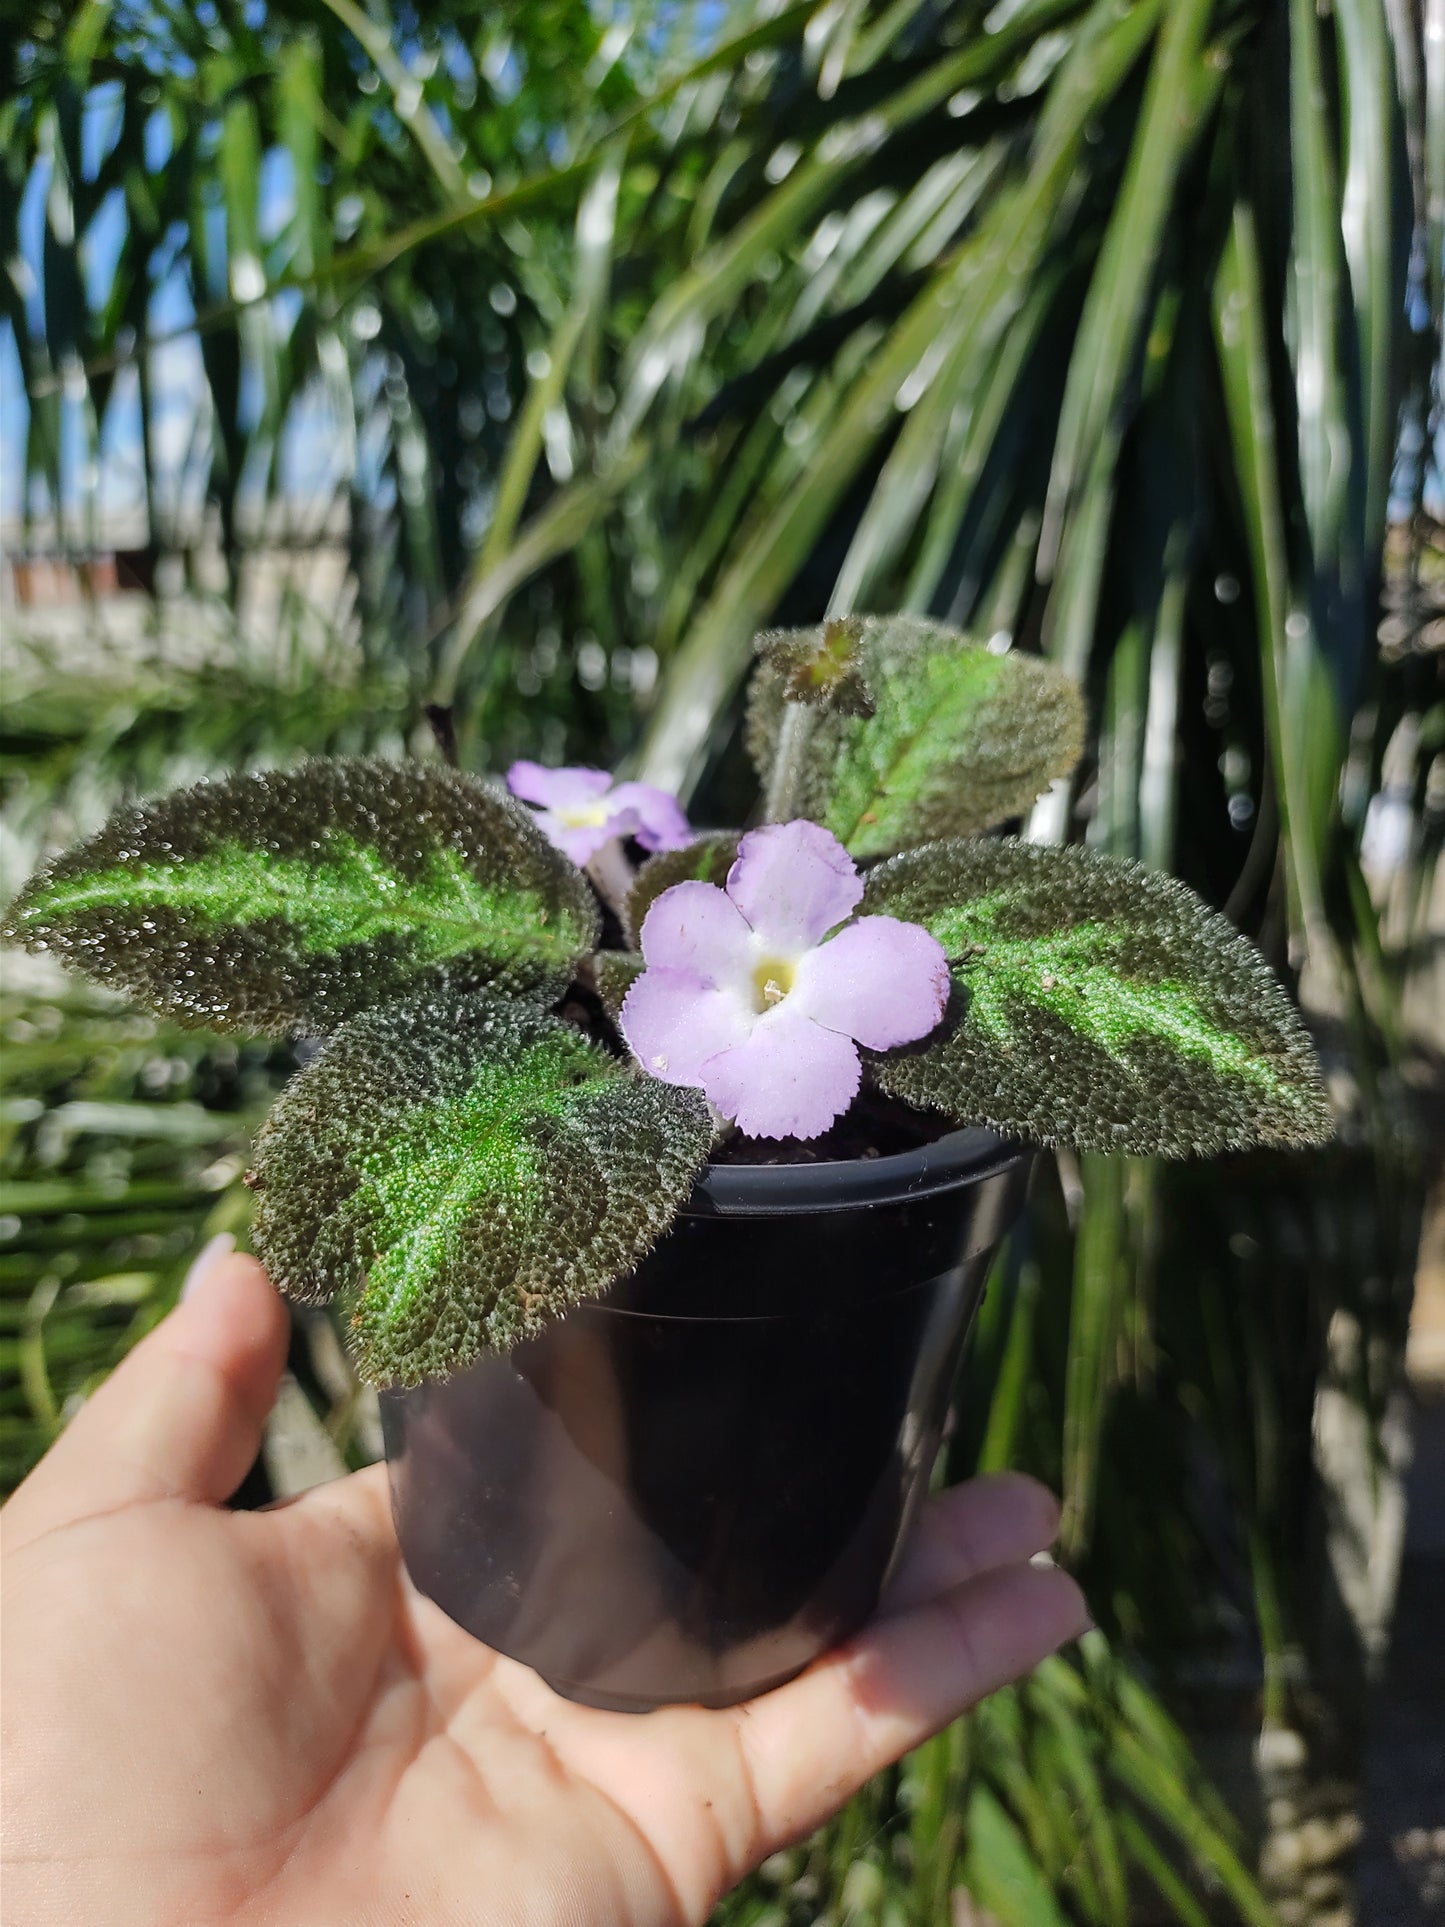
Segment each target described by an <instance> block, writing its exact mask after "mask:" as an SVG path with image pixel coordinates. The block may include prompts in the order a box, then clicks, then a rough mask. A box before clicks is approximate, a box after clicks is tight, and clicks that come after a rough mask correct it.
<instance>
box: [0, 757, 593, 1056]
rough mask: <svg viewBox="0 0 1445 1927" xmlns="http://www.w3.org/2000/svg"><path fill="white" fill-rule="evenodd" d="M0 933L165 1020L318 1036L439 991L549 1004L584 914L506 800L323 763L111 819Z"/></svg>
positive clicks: (56, 866) (340, 762) (389, 769)
mask: <svg viewBox="0 0 1445 1927" xmlns="http://www.w3.org/2000/svg"><path fill="white" fill-rule="evenodd" d="M3 934H4V935H5V936H7V937H9V938H11V939H13V940H16V941H20V942H24V943H27V944H29V945H30V946H31V947H32V948H41V949H51V950H55V951H57V952H58V953H59V954H60V955H61V956H62V957H64V958H65V959H66V960H68V961H72V962H75V963H77V964H79V965H81V966H82V967H83V968H84V969H86V970H87V971H88V972H89V974H90V975H92V976H94V977H96V978H98V979H99V980H100V981H102V982H105V983H108V984H111V985H113V986H114V987H116V988H118V989H121V990H124V991H126V992H128V993H129V994H130V995H132V996H135V997H137V998H139V999H141V1000H142V1001H144V1002H146V1003H148V1004H149V1005H150V1006H151V1007H152V1008H153V1009H156V1010H158V1011H161V1012H164V1013H165V1014H166V1015H168V1016H171V1017H174V1018H177V1019H179V1020H180V1021H181V1022H182V1023H188V1024H193V1025H200V1026H205V1027H208V1028H212V1029H220V1030H239V1031H250V1032H260V1033H262V1034H269V1035H285V1034H287V1033H291V1032H298V1031H301V1032H305V1031H311V1032H318V1033H321V1034H325V1033H327V1032H328V1031H330V1030H332V1029H334V1028H335V1026H336V1025H337V1024H338V1023H342V1022H344V1021H345V1020H346V1019H347V1018H349V1017H351V1016H352V1015H354V1014H355V1013H356V1012H357V1011H358V1010H361V1009H365V1008H368V1007H369V1006H371V1005H375V1004H380V1003H385V1002H388V1001H390V1000H391V999H392V998H393V997H396V996H399V995H401V994H403V993H404V992H415V993H422V992H425V991H427V990H434V989H438V988H440V987H442V986H444V985H452V984H455V985H458V986H463V987H479V986H482V985H492V986H494V987H496V988H499V989H504V990H509V991H512V992H514V993H516V994H518V995H522V996H528V997H532V998H535V999H536V1000H537V1001H540V1002H543V1003H546V1002H550V1001H551V1000H552V999H553V998H554V997H556V996H557V995H558V994H559V993H560V992H561V990H562V989H563V988H565V986H566V983H567V981H568V979H569V978H570V976H571V974H572V971H573V969H574V968H575V966H576V963H577V960H578V959H579V957H581V956H582V955H583V954H584V953H585V952H586V951H587V950H588V949H590V948H591V947H592V945H593V944H594V943H595V941H596V937H597V910H596V904H595V901H594V899H593V898H592V895H591V892H590V890H589V889H588V887H587V885H586V883H585V881H584V880H583V878H582V877H581V876H580V874H579V873H578V872H577V871H576V870H575V869H574V868H573V866H572V865H571V864H569V863H568V862H567V861H566V859H565V858H564V857H562V856H561V855H560V854H559V853H558V852H557V851H555V850H553V848H552V847H551V845H550V844H549V843H547V841H546V839H545V838H544V837H543V836H542V834H541V832H540V831H539V830H538V829H537V828H536V826H535V825H534V824H533V822H532V820H531V818H530V816H529V815H528V814H527V812H526V811H524V810H523V809H522V808H521V806H520V805H518V804H516V803H514V802H513V801H512V800H511V799H510V798H506V797H503V796H502V795H500V794H499V793H498V792H494V791H492V790H491V789H489V788H488V787H487V786H486V785H484V784H482V783H480V782H478V781H476V780H475V779H472V778H469V777H465V776H462V775H460V774H458V773H457V772H456V771H453V770H448V769H444V768H442V767H441V766H439V765H432V764H416V765H401V764H388V763H382V762H374V761H363V760H350V759H341V758H338V759H334V760H327V761H315V762H311V763H307V764H303V765H302V766H301V767H300V768H298V769H295V770H291V771H282V772H271V773H268V774H265V775H259V776H240V777H235V778H232V779H230V780H228V781H224V782H217V783H203V784H199V785H197V786H196V787H195V788H193V789H190V790H183V791H180V792H177V793H176V794H174V795H172V796H168V797H164V798H162V799H161V800H160V801H158V802H155V803H149V804H143V805H140V806H138V807H134V808H129V809H124V810H120V811H118V812H117V813H116V814H115V815H114V816H112V818H111V819H110V821H109V822H108V823H107V824H106V825H105V827H104V828H103V829H102V830H101V831H100V832H99V833H98V834H97V835H96V836H94V837H92V838H90V839H89V841H88V842H86V843H83V844H81V845H80V846H79V847H78V848H76V849H74V850H71V851H69V852H68V853H67V854H66V855H64V856H62V857H60V858H58V859H57V860H56V861H55V862H54V863H52V864H51V865H50V866H49V867H48V868H47V869H46V870H44V871H42V872H41V873H40V874H39V875H38V876H37V877H36V878H34V879H33V881H32V882H31V883H30V884H29V885H28V886H27V888H26V890H25V891H24V892H22V894H21V896H20V897H19V898H18V899H17V901H16V903H15V904H14V905H13V907H12V909H11V911H10V914H9V917H8V919H7V922H6V925H5V928H4V931H3Z"/></svg>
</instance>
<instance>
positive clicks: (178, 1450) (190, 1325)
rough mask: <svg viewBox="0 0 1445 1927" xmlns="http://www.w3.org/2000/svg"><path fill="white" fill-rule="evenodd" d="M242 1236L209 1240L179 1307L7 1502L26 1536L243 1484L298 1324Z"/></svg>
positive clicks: (11, 1523) (215, 1496) (11, 1521)
mask: <svg viewBox="0 0 1445 1927" xmlns="http://www.w3.org/2000/svg"><path fill="white" fill-rule="evenodd" d="M233 1243H234V1240H232V1239H231V1238H230V1237H229V1236H227V1237H225V1238H224V1239H221V1238H216V1239H213V1240H212V1241H211V1243H210V1244H209V1245H207V1246H206V1247H205V1249H204V1250H203V1251H202V1252H201V1254H200V1256H199V1257H198V1258H197V1259H196V1261H195V1263H194V1264H193V1265H192V1267H191V1271H190V1275H189V1277H188V1278H187V1280H186V1283H185V1287H184V1289H183V1291H182V1294H181V1301H180V1303H179V1304H178V1305H177V1306H176V1308H175V1310H174V1311H173V1312H171V1313H170V1314H169V1316H168V1317H166V1318H165V1319H163V1320H162V1322H161V1323H160V1324H159V1325H158V1326H157V1327H156V1329H155V1330H154V1331H153V1332H152V1333H151V1334H150V1335H149V1336H148V1337H147V1338H144V1339H142V1340H141V1342H140V1344H139V1345H137V1346H136V1348H135V1350H134V1351H133V1352H132V1353H131V1354H130V1355H129V1357H128V1358H126V1359H125V1360H124V1361H123V1362H122V1363H121V1364H120V1365H119V1366H118V1367H117V1368H116V1370H115V1371H114V1372H113V1373H112V1374H111V1376H110V1377H109V1378H108V1379H107V1380H106V1382H105V1383H104V1384H103V1385H102V1386H101V1387H100V1388H99V1390H98V1391H96V1392H95V1393H93V1394H92V1396H91V1397H90V1398H89V1399H88V1400H87V1401H86V1403H85V1404H84V1405H83V1406H82V1407H81V1409H80V1411H79V1412H77V1414H76V1415H75V1417H74V1418H73V1419H72V1420H71V1422H70V1424H69V1425H68V1426H67V1427H66V1429H65V1431H64V1432H63V1433H62V1434H61V1435H60V1438H59V1439H58V1440H57V1441H56V1443H55V1444H54V1445H53V1446H52V1447H51V1449H50V1451H49V1452H48V1453H47V1454H46V1456H45V1457H44V1458H43V1459H42V1460H41V1462H40V1464H39V1465H38V1466H37V1467H36V1468H35V1470H34V1472H32V1473H31V1475H30V1477H29V1478H28V1479H27V1480H26V1481H25V1483H24V1484H23V1485H22V1486H21V1487H20V1489H19V1491H18V1492H17V1493H16V1494H15V1496H14V1498H13V1499H12V1500H11V1501H10V1504H9V1506H7V1508H6V1512H7V1514H8V1515H9V1516H8V1517H7V1521H6V1523H7V1526H8V1527H9V1529H10V1532H11V1533H12V1534H14V1535H15V1536H16V1537H17V1538H29V1537H34V1536H35V1534H36V1533H38V1532H41V1531H49V1530H51V1529H52V1528H54V1527H55V1526H58V1525H66V1524H70V1523H73V1522H74V1521H76V1520H78V1519H86V1518H93V1517H94V1516H95V1515H96V1514H97V1513H101V1512H114V1511H116V1510H118V1509H119V1508H120V1507H122V1506H130V1505H146V1504H150V1503H152V1502H154V1501H156V1500H159V1499H187V1500H192V1501H198V1502H201V1503H210V1504H216V1503H218V1502H219V1501H221V1500H222V1499H225V1498H228V1497H229V1496H230V1494H231V1493H232V1492H234V1491H235V1489H236V1487H237V1486H238V1485H239V1484H240V1482H241V1480H242V1479H243V1478H244V1477H245V1474H246V1470H247V1468H248V1466H249V1465H250V1464H251V1461H252V1460H253V1459H254V1458H255V1456H256V1451H257V1448H258V1447H259V1445H260V1442H261V1428H262V1426H263V1425H264V1423H265V1420H266V1415H267V1413H268V1412H269V1411H270V1409H271V1406H272V1404H273V1402H274V1400H275V1397H276V1387H277V1384H278V1383H279V1381H280V1377H281V1369H282V1367H283V1365H284V1364H285V1362H286V1342H287V1333H288V1329H289V1321H288V1319H287V1315H286V1308H285V1306H284V1305H283V1304H282V1302H281V1300H280V1299H279V1298H278V1297H277V1295H276V1293H275V1291H274V1290H273V1289H272V1286H271V1284H270V1282H269V1280H268V1279H267V1277H266V1274H265V1272H264V1271H263V1270H262V1269H261V1267H260V1265H259V1264H258V1263H257V1262H256V1260H255V1259H254V1258H245V1257H240V1256H238V1255H236V1254H235V1253H234V1252H233V1251H232V1249H231V1247H232V1245H233ZM13 1543H14V1539H12V1544H13Z"/></svg>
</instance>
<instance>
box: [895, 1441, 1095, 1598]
mask: <svg viewBox="0 0 1445 1927" xmlns="http://www.w3.org/2000/svg"><path fill="white" fill-rule="evenodd" d="M1058 1531H1059V1503H1058V1500H1057V1499H1055V1497H1054V1495H1053V1493H1052V1492H1050V1491H1049V1490H1048V1489H1047V1488H1046V1487H1045V1486H1042V1485H1040V1484H1039V1482H1038V1480H1037V1479H1030V1478H1026V1477H1025V1476H1024V1474H1023V1473H1021V1472H995V1473H990V1474H989V1475H987V1476H986V1477H984V1478H979V1479H970V1480H969V1482H968V1483H967V1484H966V1485H957V1486H954V1487H953V1488H952V1489H951V1490H949V1491H947V1492H940V1493H939V1494H938V1495H937V1497H936V1498H932V1499H930V1500H929V1501H928V1504H927V1505H926V1506H925V1507H924V1509H923V1512H922V1513H921V1515H920V1516H919V1520H918V1525H917V1527H916V1529H915V1530H914V1533H913V1537H912V1539H911V1540H910V1541H909V1545H908V1549H907V1551H906V1553H905V1554H904V1557H903V1563H902V1564H901V1566H900V1567H899V1569H898V1571H897V1573H896V1574H895V1575H894V1577H893V1579H892V1580H891V1581H890V1582H889V1586H888V1590H887V1592H886V1593H885V1594H884V1596H883V1603H882V1605H881V1607H880V1608H879V1610H880V1611H881V1612H883V1613H885V1614H887V1613H896V1612H903V1611H905V1610H906V1609H907V1608H908V1607H909V1606H916V1605H920V1604H922V1602H923V1601H924V1600H927V1599H934V1598H936V1597H937V1596H938V1594H939V1593H941V1592H948V1591H950V1590H951V1589H952V1588H953V1587H955V1586H962V1585H964V1584H965V1583H966V1582H967V1581H968V1580H970V1579H976V1578H977V1577H978V1575H979V1574H980V1573H981V1572H992V1571H994V1570H995V1568H997V1567H999V1566H1015V1565H1018V1564H1019V1563H1020V1562H1021V1561H1022V1560H1025V1559H1032V1558H1033V1557H1034V1555H1035V1554H1036V1553H1040V1552H1046V1551H1047V1550H1048V1548H1049V1547H1050V1546H1051V1545H1052V1544H1053V1543H1054V1540H1055V1539H1056V1538H1057V1537H1058Z"/></svg>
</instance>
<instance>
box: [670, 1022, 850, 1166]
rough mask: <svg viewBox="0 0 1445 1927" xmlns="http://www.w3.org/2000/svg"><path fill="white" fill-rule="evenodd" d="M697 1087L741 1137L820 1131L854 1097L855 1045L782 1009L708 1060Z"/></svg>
mask: <svg viewBox="0 0 1445 1927" xmlns="http://www.w3.org/2000/svg"><path fill="white" fill-rule="evenodd" d="M702 1073H703V1074H702V1088H703V1090H704V1091H705V1092H706V1093H707V1095H708V1096H709V1097H710V1098H711V1099H712V1101H713V1103H714V1104H716V1105H717V1107H718V1109H719V1110H720V1111H721V1112H722V1113H723V1115H724V1116H725V1117H730V1118H733V1119H734V1120H735V1121H736V1123H737V1127H738V1129H739V1130H740V1131H741V1132H742V1133H743V1135H744V1136H745V1137H818V1136H819V1135H820V1134H821V1133H822V1132H824V1131H826V1130H827V1128H828V1126H829V1125H830V1124H831V1123H832V1122H833V1120H834V1118H837V1117H841V1116H842V1114H843V1112H844V1111H846V1110H847V1108H848V1106H849V1105H850V1104H851V1103H852V1102H853V1099H854V1098H855V1097H856V1096H857V1095H858V1084H859V1080H860V1078H861V1077H862V1074H863V1071H862V1064H861V1062H860V1061H859V1057H858V1047H857V1045H856V1044H854V1043H853V1042H852V1040H851V1039H850V1038H847V1037H843V1036H841V1035H840V1034H839V1033H838V1032H837V1031H836V1030H824V1029H823V1028H822V1026H821V1025H819V1024H815V1023H814V1022H813V1021H812V1019H811V1018H808V1017H804V1016H803V1015H802V1014H801V1013H800V1012H796V1011H793V1010H790V1009H789V1008H787V1007H786V1006H783V1007H781V1008H780V1009H778V1010H777V1011H775V1012H773V1013H772V1014H771V1015H769V1016H767V1017H764V1018H761V1019H760V1020H759V1021H758V1023H756V1024H755V1025H754V1026H753V1032H752V1035H751V1036H750V1037H748V1038H747V1039H746V1040H745V1041H744V1042H742V1043H739V1044H734V1045H733V1046H732V1047H731V1049H728V1050H723V1051H720V1052H719V1053H718V1055H717V1056H716V1057H713V1058H710V1059H709V1060H708V1062H707V1063H705V1064H704V1065H703V1067H702Z"/></svg>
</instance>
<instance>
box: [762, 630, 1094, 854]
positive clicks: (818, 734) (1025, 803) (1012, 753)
mask: <svg viewBox="0 0 1445 1927" xmlns="http://www.w3.org/2000/svg"><path fill="white" fill-rule="evenodd" d="M852 621H853V623H854V624H855V628H856V637H857V640H856V651H857V658H858V672H857V673H858V676H859V678H860V681H861V682H862V683H863V684H864V685H865V686H866V688H867V690H868V693H869V698H870V700H871V702H872V703H873V705H874V710H875V713H874V714H873V715H871V716H866V717H865V716H858V715H853V716H849V715H842V714H839V713H838V712H837V711H827V710H824V711H820V712H819V713H818V714H817V716H816V719H815V721H814V724H813V727H812V729H811V731H810V732H809V737H808V743H807V750H806V758H807V763H806V768H805V771H804V773H803V777H802V782H801V785H800V788H799V789H798V790H796V791H794V792H793V796H794V802H795V804H796V806H797V807H798V808H799V809H800V811H801V813H802V814H803V815H805V816H810V817H812V818H813V820H814V821H815V822H818V823H821V824H823V825H824V827H825V828H827V829H829V830H831V831H832V832H833V834H834V836H836V837H837V838H838V840H839V842H841V843H842V844H843V845H844V846H845V847H846V848H847V849H848V850H849V851H850V852H851V853H852V854H853V855H854V856H856V857H871V856H884V855H887V854H888V853H889V852H891V851H894V850H904V849H910V848H912V847H913V846H914V845H915V844H918V843H923V842H927V841H929V840H931V839H933V838H936V837H944V836H965V835H969V834H971V833H973V832H974V831H978V830H986V829H991V828H992V827H993V826H994V825H996V824H999V823H1002V822H1004V821H1005V820H1006V819H1007V818H1008V817H1011V816H1018V815H1020V814H1022V812H1023V811H1024V810H1026V809H1028V807H1029V806H1030V804H1031V803H1033V802H1034V800H1035V798H1037V797H1038V796H1040V795H1042V793H1043V792H1044V791H1045V790H1046V789H1047V788H1048V786H1049V784H1050V783H1051V782H1052V781H1053V780H1054V778H1055V777H1057V776H1066V775H1067V774H1068V773H1069V771H1070V770H1071V769H1072V768H1073V767H1074V764H1075V763H1076V762H1077V761H1078V758H1079V750H1080V747H1081V745H1082V743H1083V736H1084V710H1083V703H1082V701H1081V699H1080V696H1079V692H1078V690H1077V688H1076V687H1075V685H1074V684H1073V683H1072V682H1071V681H1070V680H1069V678H1068V677H1067V676H1064V675H1062V674H1060V672H1059V671H1058V670H1057V669H1055V668H1054V667H1053V666H1052V665H1051V664H1050V663H1047V662H1044V661H1041V660H1040V659H1039V658H1038V657H1037V656H1027V655H1022V654H1018V653H1016V652H1014V651H1008V652H1006V653H1005V654H1003V655H996V654H994V652H993V651H992V650H990V649H987V648H985V647H984V646H983V645H982V644H981V643H977V642H971V641H969V639H968V638H967V637H966V636H963V635H960V634H959V632H958V631H957V630H955V629H949V628H946V627H945V626H944V625H943V624H942V623H938V622H929V621H926V620H924V619H923V618H922V617H918V616H860V617H854V618H852ZM758 649H759V651H760V654H761V660H760V662H759V664H758V667H757V669H756V671H755V672H754V676H753V683H752V688H751V690H750V692H749V704H748V747H749V749H750V751H751V753H752V757H753V761H754V763H755V765H756V767H757V770H758V773H759V776H760V777H761V778H762V780H763V781H764V783H766V782H767V780H768V775H769V772H770V771H771V769H772V764H773V758H774V755H775V754H776V751H777V746H778V735H779V729H780V725H781V721H782V716H783V712H784V705H785V703H786V701H788V700H789V698H788V696H787V694H786V689H787V680H788V673H789V672H788V671H787V670H786V669H785V668H784V667H782V666H780V665H781V664H783V663H784V661H785V660H788V661H791V660H793V659H794V658H796V659H798V660H807V659H809V658H810V656H818V655H821V654H826V647H825V632H824V631H823V630H822V629H807V630H792V631H784V632H780V633H777V634H770V635H765V636H761V637H759V639H758ZM789 651H791V652H792V654H791V655H790V654H789Z"/></svg>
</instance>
